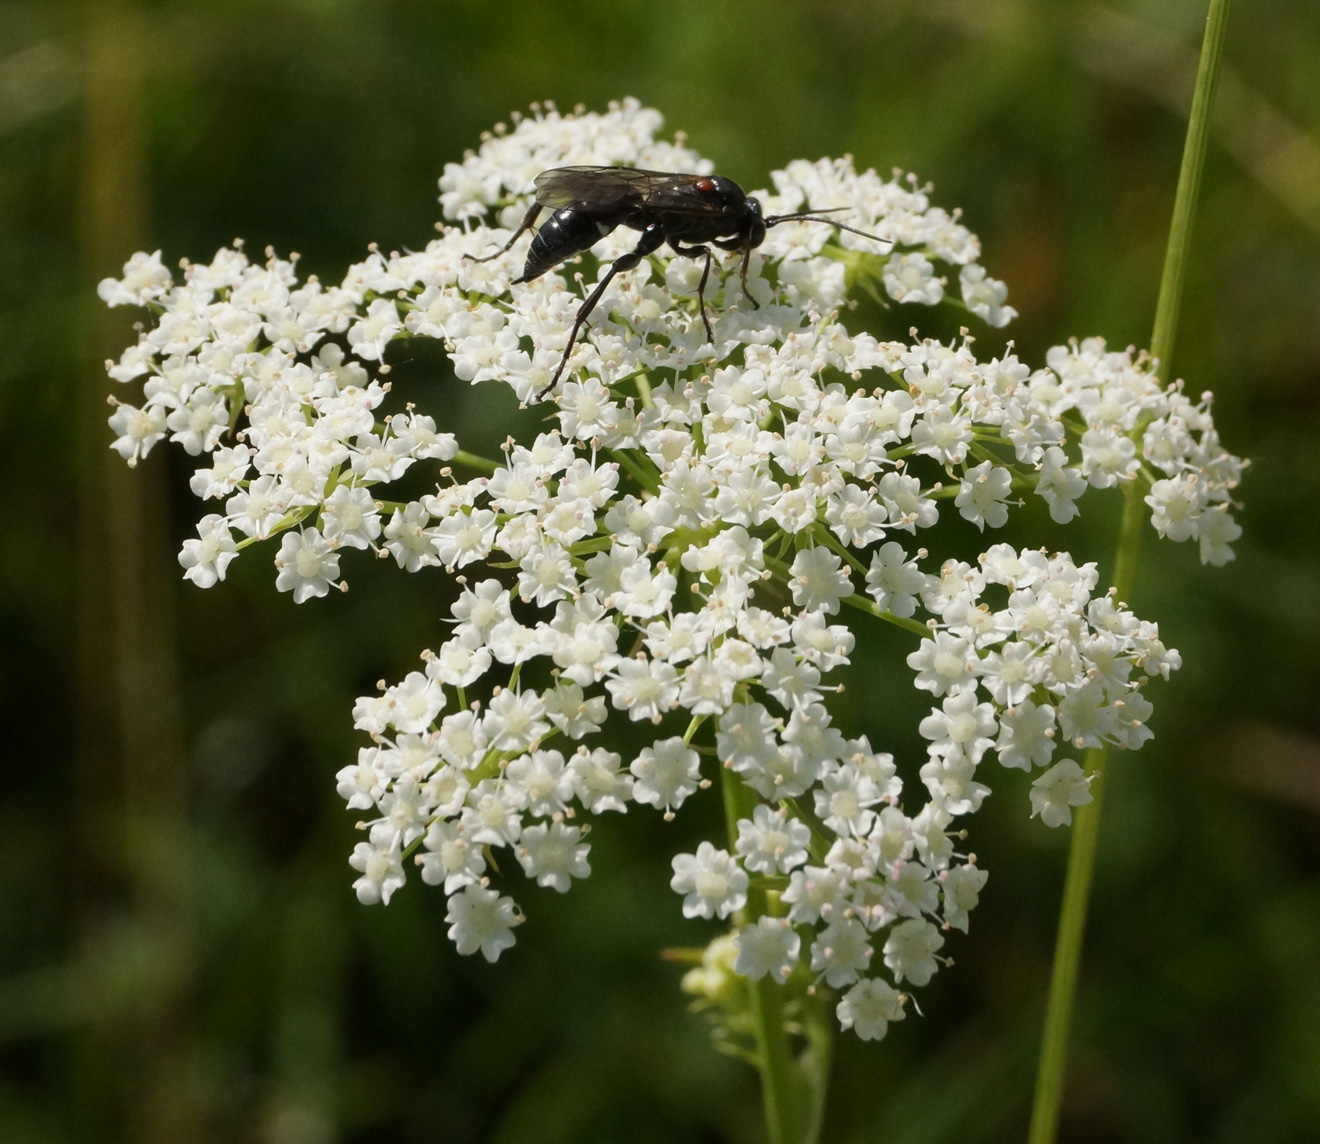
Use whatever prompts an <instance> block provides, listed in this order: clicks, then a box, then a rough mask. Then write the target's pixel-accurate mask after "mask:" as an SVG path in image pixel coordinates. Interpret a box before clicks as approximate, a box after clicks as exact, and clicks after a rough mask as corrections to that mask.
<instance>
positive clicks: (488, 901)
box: [445, 885, 523, 962]
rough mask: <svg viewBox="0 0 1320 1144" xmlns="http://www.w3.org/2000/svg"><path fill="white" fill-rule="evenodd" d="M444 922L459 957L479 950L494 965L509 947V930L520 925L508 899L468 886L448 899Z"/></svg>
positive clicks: (511, 937)
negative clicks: (447, 926)
mask: <svg viewBox="0 0 1320 1144" xmlns="http://www.w3.org/2000/svg"><path fill="white" fill-rule="evenodd" d="M445 921H447V922H449V923H450V926H449V940H450V941H452V942H453V943H454V945H455V946H456V947H457V948H458V952H459V953H461V954H464V955H467V954H473V953H476V952H477V950H481V956H482V957H484V958H485V959H486V960H487V961H490V962H495V961H498V960H499V957H500V954H501V953H503V952H504V951H505V950H506V949H509V948H511V947H512V946H513V943H514V937H513V927H514V926H516V925H520V924H522V921H523V916H522V914H520V913H519V912H518V907H517V906H516V905H515V904H514V901H513V899H512V898H509V897H501V896H500V895H499V893H497V892H496V891H495V890H489V889H486V888H484V887H482V886H479V885H475V886H474V885H469V886H464V887H463V888H462V889H461V890H459V891H458V893H456V894H452V895H451V896H450V898H449V912H448V913H446V914H445Z"/></svg>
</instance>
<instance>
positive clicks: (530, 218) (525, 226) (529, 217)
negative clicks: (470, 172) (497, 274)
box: [463, 203, 541, 262]
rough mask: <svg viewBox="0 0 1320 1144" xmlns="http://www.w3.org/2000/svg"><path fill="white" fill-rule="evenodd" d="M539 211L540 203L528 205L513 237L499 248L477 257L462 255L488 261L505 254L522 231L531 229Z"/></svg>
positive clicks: (473, 259)
mask: <svg viewBox="0 0 1320 1144" xmlns="http://www.w3.org/2000/svg"><path fill="white" fill-rule="evenodd" d="M540 213H541V204H540V203H533V204H532V205H531V206H530V207H528V208H527V213H526V214H525V215H523V220H522V222H520V223H519V224H518V229H517V230H515V231H514V232H513V237H512V238H511V239H509V241H508V242H506V243H505V244H504V245H503V246H501V247H500V248H499V250H497V251H496V252H495V253H494V254H487V255H484V256H483V257H481V258H478V257H477V256H476V255H475V254H465V255H464V256H463V257H464V258H469V259H471V260H472V261H473V262H489V261H490V260H491V259H492V258H498V257H499V256H500V255H501V254H507V253H508V251H509V250H510V249H511V248H512V246H513V244H514V243H515V242H517V241H518V239H520V238H521V237H522V236H523V232H524V231H528V230H531V229H532V227H533V226H534V225H535V223H536V219H537V216H538V215H540Z"/></svg>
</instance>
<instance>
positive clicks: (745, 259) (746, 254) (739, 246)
mask: <svg viewBox="0 0 1320 1144" xmlns="http://www.w3.org/2000/svg"><path fill="white" fill-rule="evenodd" d="M715 245H716V246H718V247H719V248H720V249H721V250H737V251H741V252H742V269H741V271H740V272H739V275H738V277H739V279H740V280H741V281H742V291H743V297H745V298H746V299H747V300H748V301H749V302H750V303H751V304H752V309H753V310H759V309H760V308H761V303H760V302H758V301H757V300H756V299H755V298H753V297H752V296H751V294H749V293H748V291H747V267H748V266H749V265H750V264H751V261H752V248H751V247H750V246H749V245H748V244H747V242H746V240H744V239H742V238H725V239H719V238H717V239H716V240H715Z"/></svg>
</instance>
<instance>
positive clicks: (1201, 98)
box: [1150, 0, 1229, 383]
mask: <svg viewBox="0 0 1320 1144" xmlns="http://www.w3.org/2000/svg"><path fill="white" fill-rule="evenodd" d="M1228 9H1229V0H1210V14H1209V16H1208V17H1207V18H1206V25H1205V39H1204V40H1203V41H1202V43H1201V62H1200V64H1199V65H1198V67H1197V69H1196V90H1195V92H1194V93H1193V94H1192V114H1191V118H1190V120H1189V121H1188V124H1187V142H1186V144H1185V145H1184V147H1183V159H1182V169H1181V170H1180V171H1179V172H1178V193H1177V195H1176V196H1175V198H1174V200H1173V222H1172V223H1171V224H1170V226H1169V245H1168V247H1167V248H1166V249H1165V252H1164V273H1163V275H1162V276H1161V277H1160V296H1159V300H1158V301H1157V302H1156V303H1155V332H1154V334H1153V335H1152V336H1151V341H1150V352H1151V354H1152V356H1154V357H1156V358H1158V359H1159V363H1160V373H1161V374H1162V376H1163V377H1164V380H1165V382H1166V383H1167V382H1168V380H1169V378H1170V377H1171V376H1172V375H1171V373H1170V370H1169V366H1170V363H1171V362H1172V361H1173V344H1174V336H1175V335H1176V334H1177V332H1178V315H1179V312H1180V311H1181V309H1182V293H1183V279H1184V277H1185V275H1186V270H1187V255H1188V251H1189V249H1190V248H1191V243H1192V224H1193V223H1194V222H1195V221H1196V204H1197V201H1198V200H1199V198H1200V195H1201V172H1202V170H1203V169H1204V167H1205V152H1206V148H1207V145H1208V144H1209V142H1210V118H1211V110H1212V108H1213V107H1214V102H1215V87H1216V86H1217V85H1218V82H1219V61H1220V59H1221V57H1222V56H1223V54H1224V40H1225V39H1226V38H1227V32H1228Z"/></svg>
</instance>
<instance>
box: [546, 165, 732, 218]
mask: <svg viewBox="0 0 1320 1144" xmlns="http://www.w3.org/2000/svg"><path fill="white" fill-rule="evenodd" d="M702 179H703V176H701V175H686V174H675V173H672V172H668V171H643V170H640V169H639V168H637V167H556V168H554V169H553V170H550V171H542V172H541V174H539V175H537V176H536V201H537V202H538V203H540V204H541V205H542V206H543V207H550V208H551V209H552V210H558V209H559V208H560V207H572V206H576V207H585V208H587V209H593V208H594V209H596V210H607V209H609V208H611V207H616V206H619V205H622V204H624V203H628V204H630V205H632V206H636V207H640V208H642V209H644V210H648V211H665V212H669V213H672V214H682V215H695V216H704V217H708V216H712V215H717V214H720V213H722V207H721V204H720V203H718V202H712V200H711V198H710V196H709V194H708V193H707V192H705V191H703V190H702V189H701V188H700V187H699V186H698V184H699V182H701V181H702Z"/></svg>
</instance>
